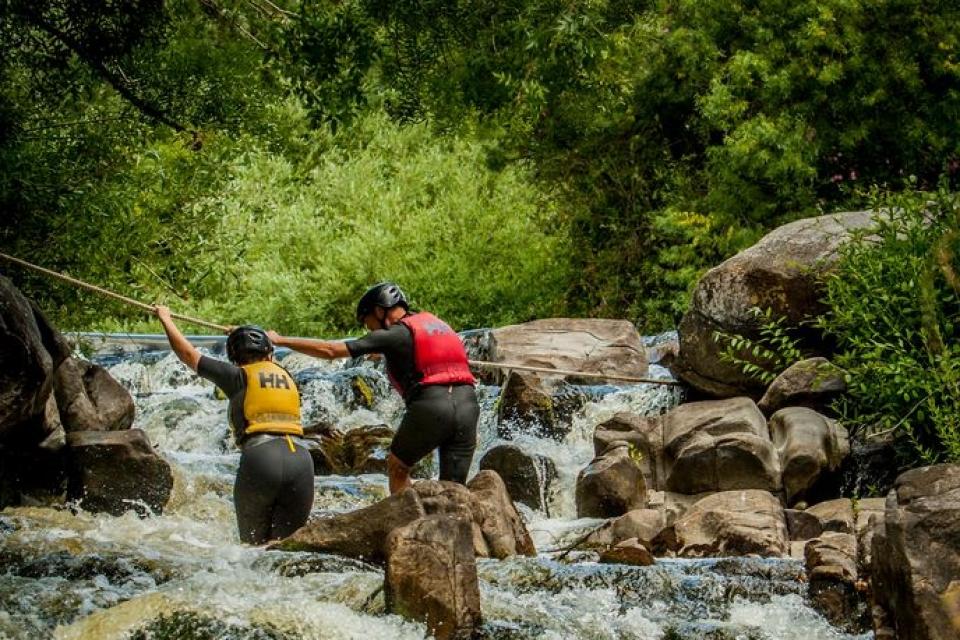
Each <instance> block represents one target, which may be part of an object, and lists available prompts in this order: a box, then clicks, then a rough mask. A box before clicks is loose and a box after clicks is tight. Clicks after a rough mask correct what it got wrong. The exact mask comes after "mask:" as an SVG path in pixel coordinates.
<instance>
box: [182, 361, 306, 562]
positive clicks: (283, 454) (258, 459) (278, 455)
mask: <svg viewBox="0 0 960 640" xmlns="http://www.w3.org/2000/svg"><path fill="white" fill-rule="evenodd" d="M197 373H198V374H199V375H200V376H201V377H203V378H206V379H207V380H210V381H211V382H213V383H214V384H215V385H217V386H218V387H220V389H222V390H223V392H224V394H226V396H227V397H228V398H229V399H230V409H229V410H230V424H231V425H232V426H233V430H234V436H235V437H236V438H237V444H238V445H239V446H240V448H241V455H240V468H239V469H238V470H237V478H236V481H235V482H234V485H233V502H234V504H235V506H236V510H237V527H238V528H239V530H240V540H241V541H243V542H246V543H249V544H263V543H264V542H267V541H270V540H278V539H280V538H285V537H287V536H288V535H290V534H291V533H293V532H294V531H296V530H297V529H299V528H300V527H302V526H303V525H304V524H305V523H306V521H307V517H308V516H309V515H310V509H311V508H312V507H313V458H311V456H310V452H309V451H308V450H307V449H306V447H304V446H302V445H301V444H299V443H298V439H297V438H290V439H289V440H288V438H286V437H285V436H274V435H270V434H252V435H250V436H244V434H243V429H244V427H245V426H246V417H245V416H244V414H243V400H244V394H245V392H246V387H247V381H246V377H245V375H244V372H243V369H241V368H240V367H237V366H235V365H232V364H230V363H229V362H223V361H222V360H216V359H214V358H208V357H206V356H203V357H201V358H200V364H199V365H198V367H197ZM291 443H292V444H293V449H294V450H293V451H291V450H290V446H291Z"/></svg>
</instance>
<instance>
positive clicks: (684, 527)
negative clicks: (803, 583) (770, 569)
mask: <svg viewBox="0 0 960 640" xmlns="http://www.w3.org/2000/svg"><path fill="white" fill-rule="evenodd" d="M674 529H675V531H676V539H677V544H678V545H679V547H680V555H682V556H685V557H708V556H743V555H751V554H756V555H760V556H783V555H786V554H787V552H788V551H789V544H788V537H787V524H786V521H785V519H784V516H783V508H782V507H781V506H780V502H779V501H778V500H777V499H776V498H775V497H774V496H773V495H772V494H770V493H768V492H766V491H760V490H756V489H751V490H746V491H723V492H720V493H715V494H712V495H709V496H707V497H705V498H703V499H701V500H699V501H698V502H696V503H695V504H694V505H693V506H692V507H690V509H689V510H688V511H687V512H686V513H685V514H684V515H683V516H681V517H680V518H679V519H678V520H677V521H676V522H675V523H674Z"/></svg>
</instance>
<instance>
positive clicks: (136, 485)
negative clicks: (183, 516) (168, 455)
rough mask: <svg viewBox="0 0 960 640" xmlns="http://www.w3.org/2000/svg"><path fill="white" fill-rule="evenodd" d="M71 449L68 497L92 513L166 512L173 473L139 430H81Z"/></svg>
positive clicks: (71, 436)
mask: <svg viewBox="0 0 960 640" xmlns="http://www.w3.org/2000/svg"><path fill="white" fill-rule="evenodd" d="M67 448H68V453H67V455H68V469H67V474H68V475H67V497H68V498H70V499H71V500H79V503H80V506H81V507H83V508H84V509H86V510H87V511H101V512H106V513H109V514H111V515H121V514H123V513H124V512H126V511H128V510H131V509H133V510H135V511H137V512H138V513H141V514H142V513H143V512H144V511H145V508H146V509H149V511H151V512H153V513H160V512H162V511H163V507H164V506H165V505H166V503H167V500H168V499H169V498H170V491H171V490H172V489H173V474H172V472H171V470H170V465H169V464H168V463H167V461H166V460H164V459H163V458H161V457H160V456H159V455H158V454H157V452H156V451H154V450H153V447H152V446H150V441H149V440H148V439H147V434H145V433H144V432H143V431H141V430H140V429H129V430H126V431H76V432H74V433H70V434H67Z"/></svg>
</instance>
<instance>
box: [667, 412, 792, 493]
mask: <svg viewBox="0 0 960 640" xmlns="http://www.w3.org/2000/svg"><path fill="white" fill-rule="evenodd" d="M663 442H664V467H665V486H666V488H667V489H668V490H669V491H675V492H678V493H688V494H692V493H702V492H706V491H729V490H734V489H761V490H764V491H778V490H779V489H780V462H779V460H778V458H777V455H776V452H775V451H774V448H773V443H772V442H771V441H770V435H769V432H768V431H767V422H766V419H764V417H763V414H762V413H760V410H759V409H757V406H756V405H755V404H754V403H753V401H752V400H750V399H749V398H731V399H729V400H714V401H710V400H708V401H703V402H691V403H689V404H683V405H680V406H679V407H677V408H676V409H674V410H673V411H671V412H670V413H668V414H666V415H665V416H664V417H663Z"/></svg>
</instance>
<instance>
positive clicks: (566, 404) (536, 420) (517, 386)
mask: <svg viewBox="0 0 960 640" xmlns="http://www.w3.org/2000/svg"><path fill="white" fill-rule="evenodd" d="M586 401H587V397H586V395H585V394H583V392H581V391H579V390H578V389H576V388H575V387H573V386H571V385H569V384H567V383H565V382H563V380H560V379H558V378H556V377H550V378H547V377H542V376H541V375H539V374H536V373H530V372H526V371H511V372H510V374H509V376H508V377H507V381H506V382H505V383H504V385H503V390H502V391H501V392H500V399H499V402H498V404H497V435H498V436H500V437H501V438H508V439H509V438H512V437H513V436H514V435H515V434H517V433H524V434H530V435H535V436H539V437H544V438H552V439H554V440H556V441H558V442H560V441H562V440H563V439H564V438H565V437H566V436H567V434H568V433H569V432H570V428H571V420H572V417H573V414H574V412H576V411H577V410H578V409H580V408H581V407H583V405H584V404H585V403H586Z"/></svg>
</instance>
